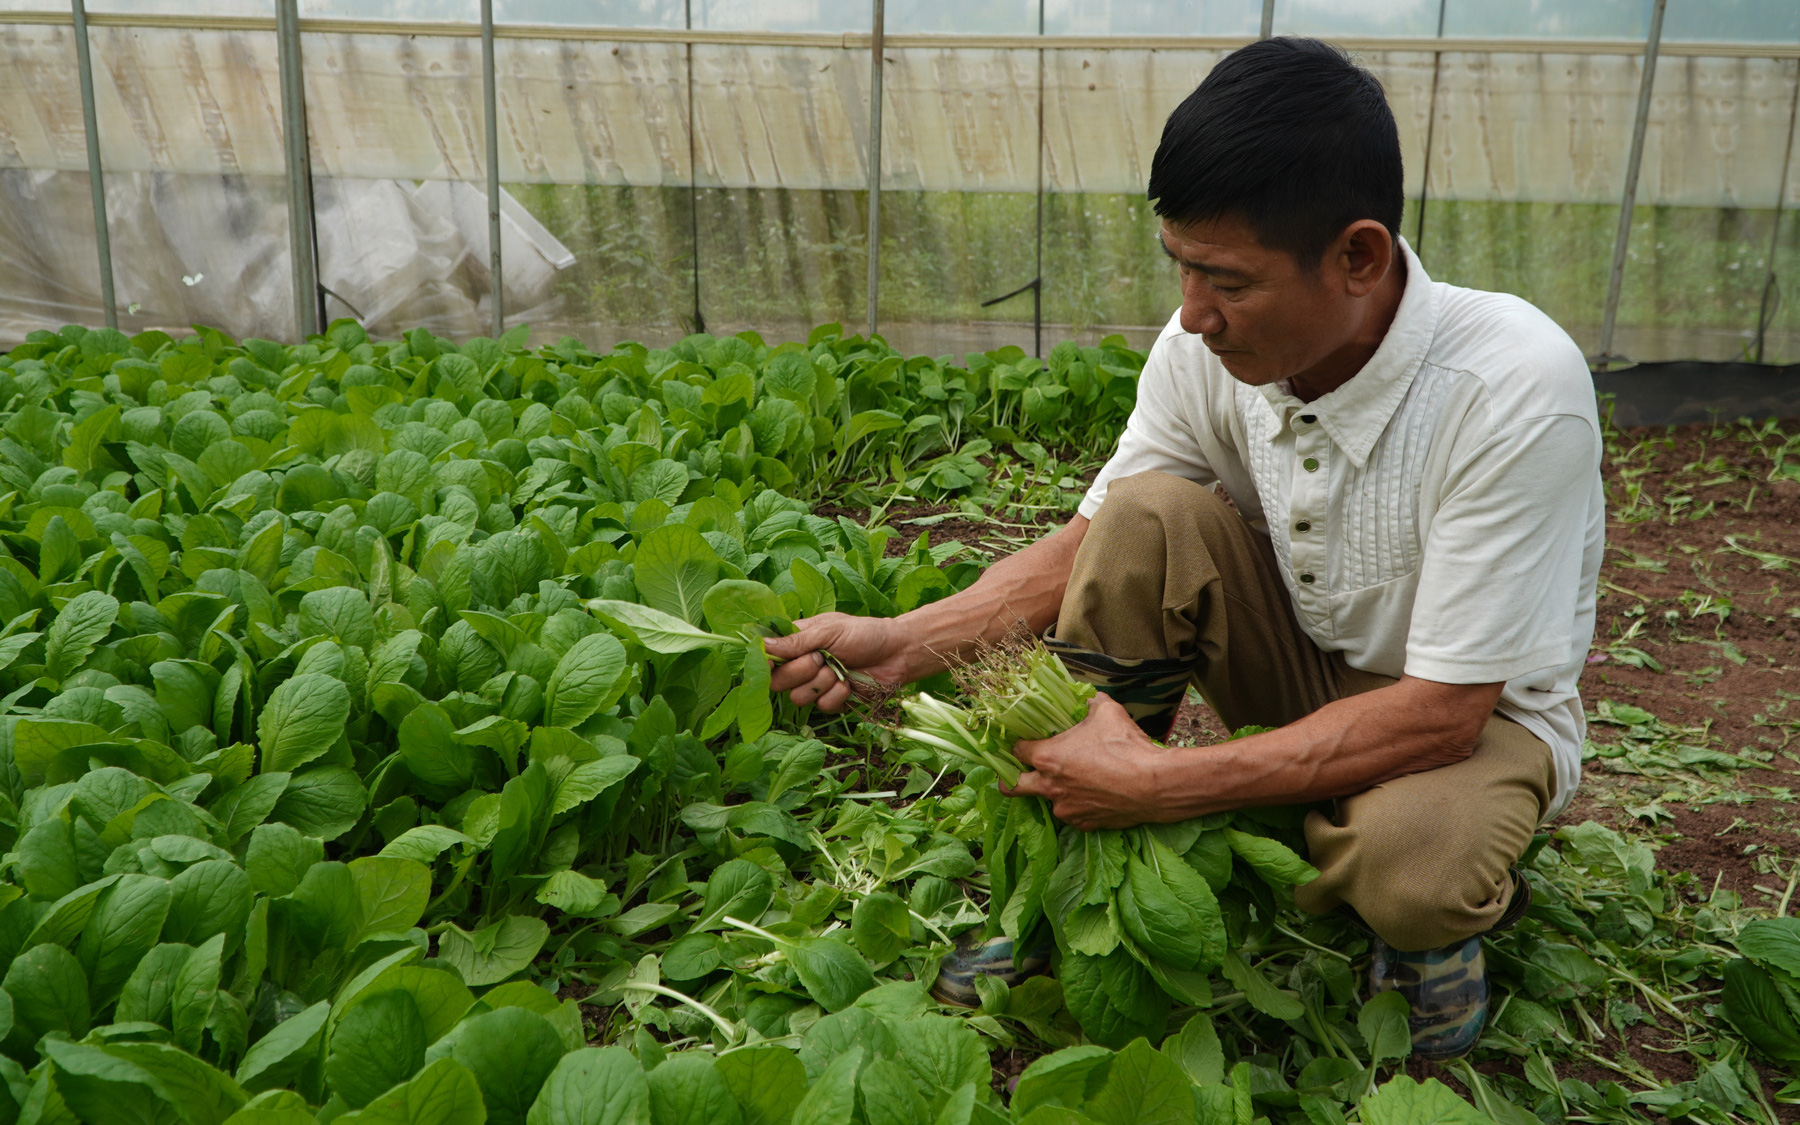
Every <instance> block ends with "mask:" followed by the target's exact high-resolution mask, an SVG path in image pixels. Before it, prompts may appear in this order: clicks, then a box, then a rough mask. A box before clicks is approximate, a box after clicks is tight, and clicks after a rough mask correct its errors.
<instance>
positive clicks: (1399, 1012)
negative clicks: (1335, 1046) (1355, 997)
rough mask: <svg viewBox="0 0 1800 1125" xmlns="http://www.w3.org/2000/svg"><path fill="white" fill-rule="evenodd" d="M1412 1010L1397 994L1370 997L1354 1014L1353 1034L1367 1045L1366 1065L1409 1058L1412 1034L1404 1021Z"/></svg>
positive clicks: (1397, 992)
mask: <svg viewBox="0 0 1800 1125" xmlns="http://www.w3.org/2000/svg"><path fill="white" fill-rule="evenodd" d="M1411 1014H1412V1006H1411V1005H1410V1004H1408V1003H1407V1002H1406V997H1404V996H1402V995H1400V993H1399V991H1397V990H1394V991H1388V992H1383V993H1381V994H1380V995H1379V996H1372V997H1370V998H1369V1000H1368V1002H1367V1003H1365V1004H1364V1005H1363V1006H1362V1010H1361V1011H1360V1012H1358V1013H1357V1014H1356V1030H1357V1032H1358V1033H1359V1034H1361V1035H1362V1037H1363V1042H1364V1043H1367V1044H1368V1045H1369V1065H1370V1066H1376V1065H1379V1064H1380V1063H1382V1062H1383V1061H1385V1060H1387V1059H1403V1058H1406V1057H1407V1056H1408V1055H1410V1054H1412V1031H1411V1029H1410V1028H1409V1027H1408V1026H1407V1017H1408V1016H1409V1015H1411Z"/></svg>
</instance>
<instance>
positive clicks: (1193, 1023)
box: [1162, 1012, 1225, 1086]
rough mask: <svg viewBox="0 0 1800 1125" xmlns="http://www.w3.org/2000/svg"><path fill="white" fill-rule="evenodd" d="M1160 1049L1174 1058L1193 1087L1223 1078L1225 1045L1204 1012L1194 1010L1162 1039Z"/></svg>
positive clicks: (1214, 1084)
mask: <svg viewBox="0 0 1800 1125" xmlns="http://www.w3.org/2000/svg"><path fill="white" fill-rule="evenodd" d="M1162 1052H1163V1054H1165V1055H1168V1056H1169V1057H1170V1058H1171V1059H1174V1060H1175V1062H1176V1064H1177V1065H1179V1066H1180V1067H1181V1069H1182V1070H1183V1071H1185V1072H1186V1073H1187V1076H1188V1077H1189V1078H1190V1079H1192V1080H1193V1083H1194V1085H1196V1086H1216V1085H1218V1084H1219V1083H1220V1082H1223V1081H1225V1048H1224V1046H1223V1045H1222V1044H1221V1043H1220V1042H1219V1033H1218V1032H1217V1031H1215V1030H1214V1029H1213V1022H1212V1017H1211V1016H1209V1015H1207V1014H1206V1013H1205V1012H1195V1013H1194V1014H1193V1015H1192V1016H1190V1017H1189V1018H1188V1021H1187V1023H1185V1024H1183V1025H1182V1026H1181V1030H1180V1031H1178V1032H1176V1033H1175V1034H1174V1035H1171V1036H1169V1037H1168V1038H1167V1039H1165V1040H1163V1045H1162Z"/></svg>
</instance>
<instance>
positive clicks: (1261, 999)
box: [1219, 950, 1306, 1020]
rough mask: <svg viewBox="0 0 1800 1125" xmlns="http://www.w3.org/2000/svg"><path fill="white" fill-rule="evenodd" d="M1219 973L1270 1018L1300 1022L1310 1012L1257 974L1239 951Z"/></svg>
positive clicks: (1230, 956) (1230, 957)
mask: <svg viewBox="0 0 1800 1125" xmlns="http://www.w3.org/2000/svg"><path fill="white" fill-rule="evenodd" d="M1219 971H1220V972H1221V973H1222V974H1224V976H1225V979H1226V980H1228V981H1230V982H1231V983H1232V984H1234V985H1236V986H1237V987H1238V990H1239V991H1240V992H1242V993H1243V994H1244V999H1246V1000H1248V1001H1249V1002H1250V1006H1251V1007H1252V1008H1255V1009H1256V1010H1257V1011H1259V1012H1261V1013H1262V1014H1264V1015H1266V1016H1274V1017H1275V1018H1276V1019H1278V1020H1297V1019H1299V1018H1300V1017H1301V1016H1303V1015H1305V1014H1306V1009H1305V1008H1304V1007H1302V1006H1301V1004H1300V1001H1299V1000H1297V999H1295V998H1294V997H1293V996H1292V995H1290V994H1289V993H1286V992H1283V991H1281V990H1280V989H1278V988H1276V987H1275V986H1274V985H1273V984H1271V983H1269V978H1268V977H1265V976H1263V975H1262V974H1261V973H1259V972H1257V971H1256V969H1255V967H1254V966H1252V965H1251V964H1250V962H1248V961H1246V960H1245V959H1244V955H1243V954H1242V953H1239V952H1237V951H1236V950H1233V951H1232V952H1230V953H1227V954H1226V955H1225V960H1224V961H1223V962H1221V963H1220V965H1219Z"/></svg>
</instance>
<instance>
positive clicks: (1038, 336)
mask: <svg viewBox="0 0 1800 1125" xmlns="http://www.w3.org/2000/svg"><path fill="white" fill-rule="evenodd" d="M1043 36H1044V0H1038V39H1039V41H1040V42H1041V41H1042V39H1043ZM1037 64H1038V96H1037V142H1038V143H1037V273H1036V276H1034V277H1033V278H1032V290H1031V354H1032V355H1034V356H1037V357H1038V358H1039V359H1042V358H1043V357H1044V141H1045V137H1044V49H1043V48H1042V47H1039V48H1038V53H1037Z"/></svg>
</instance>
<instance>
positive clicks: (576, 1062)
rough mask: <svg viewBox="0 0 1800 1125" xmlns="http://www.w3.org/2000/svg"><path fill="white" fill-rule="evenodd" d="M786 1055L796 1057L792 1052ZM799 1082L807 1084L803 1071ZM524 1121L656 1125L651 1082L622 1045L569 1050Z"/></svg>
mask: <svg viewBox="0 0 1800 1125" xmlns="http://www.w3.org/2000/svg"><path fill="white" fill-rule="evenodd" d="M761 1049H765V1050H766V1049H767V1048H761ZM738 1053H739V1054H749V1053H751V1052H747V1051H746V1052H738ZM781 1053H782V1054H784V1055H789V1057H791V1053H790V1052H788V1051H785V1050H783V1051H782V1052H781ZM735 1057H736V1055H728V1056H726V1058H727V1059H729V1058H735ZM724 1061H725V1060H724V1059H721V1060H720V1063H721V1066H722V1064H723V1063H724ZM800 1080H801V1084H802V1085H804V1084H805V1081H806V1075H805V1074H804V1073H802V1074H801V1075H800ZM525 1120H526V1123H527V1125H651V1120H650V1084H649V1082H647V1081H646V1080H645V1078H644V1068H643V1067H642V1066H639V1065H638V1061H637V1059H635V1058H633V1057H632V1056H631V1052H629V1051H627V1050H625V1048H623V1047H599V1048H593V1047H589V1048H584V1049H582V1050H579V1051H570V1052H569V1053H568V1054H566V1055H564V1056H563V1057H562V1059H561V1060H560V1061H559V1062H558V1063H557V1064H556V1069H555V1070H553V1071H551V1072H550V1077H549V1078H547V1079H545V1080H544V1087H543V1089H542V1090H540V1091H538V1096H537V1100H536V1101H535V1102H533V1103H532V1104H531V1112H530V1113H528V1114H526V1117H525ZM751 1125H761V1123H760V1122H752V1123H751Z"/></svg>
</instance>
